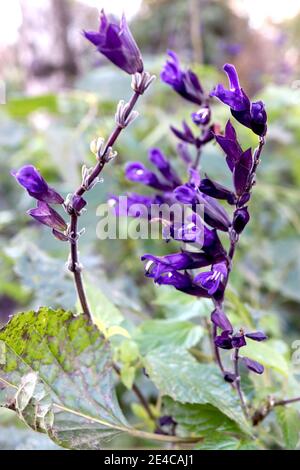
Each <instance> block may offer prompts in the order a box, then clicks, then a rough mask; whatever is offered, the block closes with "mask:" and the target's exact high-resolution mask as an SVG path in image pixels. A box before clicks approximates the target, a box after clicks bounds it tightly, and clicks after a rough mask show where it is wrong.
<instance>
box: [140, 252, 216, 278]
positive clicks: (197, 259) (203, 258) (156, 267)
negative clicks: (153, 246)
mask: <svg viewBox="0 0 300 470" xmlns="http://www.w3.org/2000/svg"><path fill="white" fill-rule="evenodd" d="M141 259H142V261H147V263H146V265H145V269H146V276H147V277H151V278H153V279H157V278H158V277H159V276H160V275H161V274H163V273H164V272H168V271H170V270H174V271H180V270H186V269H197V268H202V267H204V266H208V265H210V264H211V263H212V258H211V257H210V256H209V255H207V254H205V253H193V252H187V251H184V252H181V253H173V254H171V255H166V256H153V255H151V254H145V255H143V256H142V258H141Z"/></svg>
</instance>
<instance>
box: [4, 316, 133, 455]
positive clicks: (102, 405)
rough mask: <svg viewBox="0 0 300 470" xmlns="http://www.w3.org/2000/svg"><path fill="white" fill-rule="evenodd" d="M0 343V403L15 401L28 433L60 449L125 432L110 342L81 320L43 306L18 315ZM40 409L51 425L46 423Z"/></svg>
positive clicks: (88, 444) (96, 443)
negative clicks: (2, 348)
mask: <svg viewBox="0 0 300 470" xmlns="http://www.w3.org/2000/svg"><path fill="white" fill-rule="evenodd" d="M0 340H1V341H3V342H4V343H5V345H6V352H5V359H6V360H5V364H4V365H2V366H1V369H0V378H1V388H0V403H1V404H2V405H7V403H12V402H13V403H15V404H16V408H17V411H18V413H19V415H21V416H22V418H23V419H24V420H25V421H26V422H27V424H29V425H30V426H31V427H32V428H33V429H38V430H43V431H44V432H48V434H49V435H50V437H51V438H52V439H53V440H55V441H56V442H57V443H58V444H59V445H61V446H63V447H68V448H73V449H76V448H77V449H79V448H81V449H87V448H94V449H99V448H101V445H102V442H103V440H105V439H107V438H112V437H113V436H114V435H116V434H117V433H119V432H120V431H122V430H126V429H127V428H128V424H127V422H126V420H125V418H124V416H123V414H122V412H121V410H120V408H119V404H118V402H117V399H116V397H115V391H114V383H113V382H114V377H113V368H112V357H111V351H110V346H109V343H108V342H107V341H106V340H104V339H103V337H102V336H100V334H99V332H98V330H97V328H96V327H95V326H94V325H92V324H90V323H89V321H88V320H87V319H86V318H85V317H84V316H79V317H74V316H73V315H72V313H71V312H65V311H63V310H56V311H54V310H50V309H47V308H42V309H40V310H39V311H38V312H26V313H22V314H18V315H16V316H15V317H13V319H12V320H11V321H10V323H9V324H8V325H7V326H6V327H5V328H4V329H3V330H2V331H1V332H0ZM7 382H9V383H10V384H12V385H13V387H14V388H10V387H7V386H5V383H7ZM24 387H25V388H24ZM16 389H17V394H16ZM16 398H17V399H16ZM46 398H47V402H46V403H45V399H46ZM42 405H43V406H44V408H42ZM45 406H46V408H45ZM38 410H39V412H40V415H39V414H38V412H37V411H38ZM45 411H47V413H53V423H52V422H51V419H47V421H46V422H45V418H47V416H46V414H45V415H43V412H45ZM49 416H50V415H49ZM41 418H43V419H41ZM42 422H43V423H44V424H43V425H41V423H42Z"/></svg>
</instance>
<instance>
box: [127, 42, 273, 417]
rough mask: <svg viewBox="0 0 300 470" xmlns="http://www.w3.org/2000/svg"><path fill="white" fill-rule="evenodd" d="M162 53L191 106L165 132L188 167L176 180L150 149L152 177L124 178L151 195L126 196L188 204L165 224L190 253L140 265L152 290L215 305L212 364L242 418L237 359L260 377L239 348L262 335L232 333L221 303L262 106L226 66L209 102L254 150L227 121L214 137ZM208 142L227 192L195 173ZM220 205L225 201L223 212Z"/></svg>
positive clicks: (191, 77)
mask: <svg viewBox="0 0 300 470" xmlns="http://www.w3.org/2000/svg"><path fill="white" fill-rule="evenodd" d="M168 54H169V58H168V60H167V63H166V64H165V66H164V69H163V71H162V73H161V79H162V81H163V82H165V83H167V84H168V85H170V86H171V87H172V88H173V89H174V91H175V92H176V93H177V94H179V95H180V96H182V97H183V98H184V99H185V100H187V101H189V102H190V103H193V104H194V105H197V107H198V109H196V110H195V111H194V112H192V113H191V119H192V123H193V124H190V123H188V122H187V121H185V120H184V121H183V123H182V129H179V128H178V127H175V126H173V125H172V126H171V131H172V132H173V134H174V135H175V137H177V139H178V140H179V144H178V146H177V149H178V154H179V156H180V157H181V159H182V160H183V161H184V163H185V165H186V167H187V178H186V181H184V177H183V175H181V174H180V177H179V175H178V173H177V172H176V171H175V169H174V168H173V165H172V164H171V162H170V161H169V160H168V159H167V158H166V156H165V155H164V154H163V153H162V151H161V150H160V149H152V150H151V151H150V162H151V163H152V164H153V165H154V166H155V167H156V170H157V172H154V171H151V170H149V169H148V168H147V167H146V166H145V165H144V164H142V163H140V162H134V163H129V164H127V166H126V177H127V179H128V180H130V181H132V182H135V183H141V184H143V185H147V186H150V187H151V188H153V189H154V190H155V195H154V196H153V197H150V196H142V195H137V194H135V195H134V197H133V198H132V195H129V199H130V200H131V199H132V203H133V204H134V203H135V202H137V201H140V203H143V202H145V198H146V199H147V200H146V203H147V207H149V206H150V204H151V203H153V201H160V202H162V203H166V204H168V205H170V206H171V205H172V204H173V203H174V201H177V203H180V204H182V206H184V205H186V204H188V205H189V206H190V207H191V208H192V210H193V212H194V214H193V216H192V217H191V218H190V220H189V221H185V222H184V223H182V224H181V225H180V226H176V224H173V225H172V224H171V225H170V223H167V221H166V226H167V228H168V230H169V236H170V237H171V238H173V239H174V240H176V241H177V242H178V243H188V246H192V245H194V246H193V248H192V251H189V250H188V249H187V248H186V246H185V245H184V246H182V247H181V251H180V252H176V253H172V254H169V255H166V256H160V257H159V256H155V255H153V254H145V255H144V256H142V261H144V262H145V274H146V276H147V277H149V278H151V279H153V281H154V282H155V283H156V284H157V285H168V286H173V287H174V288H175V289H177V290H180V291H182V292H184V293H186V294H187V295H193V296H197V297H206V298H210V299H211V300H212V301H213V303H214V306H215V308H214V310H213V312H212V314H211V321H212V325H213V328H212V332H213V343H214V351H215V357H216V361H217V363H218V364H219V366H220V368H221V371H222V373H223V376H224V379H225V380H226V381H228V382H231V383H232V384H233V386H234V388H236V389H237V391H238V394H239V397H240V399H241V403H242V407H243V409H244V411H245V413H246V414H247V406H246V403H245V400H244V398H243V394H242V390H241V386H240V377H239V361H242V362H243V364H244V365H245V366H246V367H247V368H248V369H249V370H250V371H252V372H255V373H258V374H261V373H262V372H263V366H262V365H261V364H259V363H256V362H255V361H252V360H251V359H250V358H244V357H243V356H240V355H239V351H240V350H242V348H243V347H244V346H245V345H246V342H247V340H248V339H249V340H252V341H263V340H265V339H266V336H265V334H264V333H263V332H259V331H258V332H253V333H252V332H244V331H243V330H242V329H241V330H239V331H238V332H234V327H233V325H232V324H231V322H230V319H229V318H228V316H227V315H226V313H225V308H224V299H225V297H226V288H227V285H228V281H229V277H230V272H231V270H232V262H233V257H234V254H235V249H236V245H237V243H238V241H239V237H240V235H241V233H242V232H243V230H244V229H245V227H246V225H247V224H248V223H249V220H250V214H249V208H248V205H246V204H248V202H249V200H250V198H251V191H252V187H253V181H254V179H255V173H256V169H257V166H258V163H259V160H260V156H261V152H262V149H263V146H264V136H265V133H266V130H267V114H266V111H265V107H264V104H263V103H262V102H260V101H259V102H254V103H251V101H250V99H249V98H248V96H247V95H246V94H245V92H244V91H243V89H242V88H241V86H240V82H239V77H238V74H237V72H236V70H235V68H234V66H232V65H230V64H226V65H225V66H224V70H225V72H226V73H227V75H228V78H229V89H226V88H225V87H224V86H223V85H218V86H217V87H216V88H215V89H214V90H213V92H212V93H211V97H217V98H219V100H220V101H222V102H223V103H224V104H226V105H227V106H229V107H230V110H231V113H232V116H233V117H234V118H235V119H236V120H238V121H239V122H240V123H241V124H243V125H244V126H246V127H247V128H250V129H251V130H252V131H253V132H254V133H255V134H258V135H259V139H260V140H259V146H258V147H257V149H256V150H255V151H254V152H252V149H250V148H249V149H243V148H242V146H241V144H240V143H239V141H238V137H237V133H236V131H235V128H234V126H233V124H232V122H231V121H230V120H228V122H227V124H226V127H225V132H224V133H221V129H220V126H219V125H218V124H213V123H212V122H211V120H212V113H211V108H210V103H209V98H207V95H205V92H204V90H203V88H202V86H201V84H200V82H199V80H198V78H197V77H196V76H195V74H193V72H191V71H190V70H188V71H185V70H183V69H182V68H181V66H180V63H179V59H178V57H177V55H176V54H175V53H174V52H171V51H170V52H169V53H168ZM199 106H200V108H199ZM192 125H194V127H192ZM212 140H215V141H216V142H217V144H218V145H219V146H220V147H221V149H222V151H223V152H224V153H225V157H226V162H227V165H228V168H229V170H230V172H231V177H232V187H227V186H224V185H223V184H222V183H221V182H217V181H214V180H213V179H211V178H210V177H208V176H207V175H203V174H202V172H200V170H199V163H200V158H199V156H200V155H201V152H202V150H203V148H204V146H205V145H206V144H207V143H208V142H210V141H212ZM192 147H194V150H196V153H195V157H193V154H192V152H191V151H190V148H192ZM219 200H221V201H223V203H227V204H228V206H229V211H227V210H226V209H225V207H224V204H221V203H220V202H219ZM200 205H201V207H202V209H203V211H202V215H201V217H200V216H199V214H198V212H197V208H198V207H199V206H200ZM118 210H120V208H118ZM129 212H130V209H128V213H129ZM131 215H132V216H134V214H131ZM137 216H138V215H137ZM199 222H200V223H199ZM199 227H200V228H199ZM218 232H225V233H226V234H227V235H228V238H229V242H230V247H229V249H225V247H224V246H223V245H222V243H221V241H220V238H219V236H218ZM226 349H227V350H233V351H234V355H233V364H234V367H233V371H228V370H225V369H224V367H223V364H222V359H221V355H220V350H226Z"/></svg>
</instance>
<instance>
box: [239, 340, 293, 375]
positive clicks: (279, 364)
mask: <svg viewBox="0 0 300 470" xmlns="http://www.w3.org/2000/svg"><path fill="white" fill-rule="evenodd" d="M274 346H275V345H273V346H272V342H271V341H269V342H266V343H259V344H258V343H257V342H255V341H251V340H249V341H247V346H245V347H244V348H243V349H242V350H241V354H242V355H243V356H247V357H250V358H251V359H253V360H254V361H258V362H260V363H261V364H263V365H264V366H265V367H270V368H271V369H274V370H276V371H277V372H280V373H281V374H283V375H285V376H288V374H289V364H288V362H287V360H286V359H285V357H284V355H283V354H282V353H281V352H279V351H277V350H276V348H275V347H274Z"/></svg>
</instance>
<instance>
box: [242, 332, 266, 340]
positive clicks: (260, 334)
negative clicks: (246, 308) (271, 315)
mask: <svg viewBox="0 0 300 470" xmlns="http://www.w3.org/2000/svg"><path fill="white" fill-rule="evenodd" d="M245 336H246V337H247V338H250V339H252V340H253V341H265V340H266V339H267V336H266V335H265V333H264V332H263V331H254V332H253V333H246V334H245Z"/></svg>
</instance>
